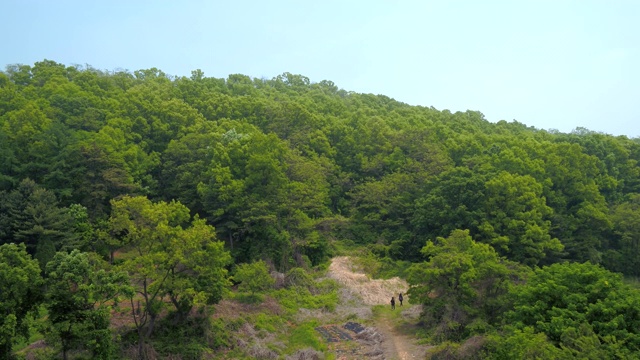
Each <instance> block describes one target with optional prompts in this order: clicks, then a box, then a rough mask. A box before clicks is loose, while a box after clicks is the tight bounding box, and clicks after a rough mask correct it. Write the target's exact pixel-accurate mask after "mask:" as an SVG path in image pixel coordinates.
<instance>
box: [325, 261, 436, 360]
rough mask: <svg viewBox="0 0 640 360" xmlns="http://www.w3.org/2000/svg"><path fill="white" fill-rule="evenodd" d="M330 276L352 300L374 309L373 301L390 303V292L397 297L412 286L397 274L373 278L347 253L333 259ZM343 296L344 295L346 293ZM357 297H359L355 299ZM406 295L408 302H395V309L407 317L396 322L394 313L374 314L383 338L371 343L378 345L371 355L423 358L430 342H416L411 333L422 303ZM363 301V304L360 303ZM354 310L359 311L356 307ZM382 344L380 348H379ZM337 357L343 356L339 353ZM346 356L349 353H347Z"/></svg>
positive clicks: (388, 358)
mask: <svg viewBox="0 0 640 360" xmlns="http://www.w3.org/2000/svg"><path fill="white" fill-rule="evenodd" d="M327 277H329V278H332V279H334V280H336V281H337V282H338V283H339V284H340V285H342V286H343V287H344V288H345V290H346V291H347V292H348V293H349V297H350V299H351V303H352V304H353V305H354V306H357V305H361V306H366V307H368V308H369V310H370V309H371V307H372V306H374V305H384V306H389V307H390V306H391V305H390V300H391V296H395V297H396V299H397V296H398V293H403V294H406V291H407V289H408V288H409V286H408V284H407V282H406V281H404V280H403V279H400V278H398V277H394V278H391V279H387V280H383V279H370V278H369V277H368V276H367V275H366V274H364V273H362V272H359V271H357V270H356V269H354V265H353V263H352V262H351V259H350V258H349V257H347V256H340V257H335V258H333V259H332V260H331V265H330V266H329V269H328V273H327ZM343 297H344V295H343ZM354 299H356V300H354ZM407 300H408V298H407V297H405V305H404V306H402V307H401V306H400V304H399V302H397V303H396V310H394V311H399V312H401V316H402V317H403V318H404V319H405V320H409V321H403V322H402V324H400V325H396V324H395V323H396V322H397V321H395V320H394V319H393V317H394V315H393V314H392V313H389V312H385V311H382V312H381V313H380V314H379V315H378V316H376V317H375V321H374V324H373V327H374V328H375V331H377V332H379V333H380V334H381V335H382V339H384V340H382V341H381V342H379V343H376V344H368V345H371V346H372V347H374V348H376V349H374V350H371V351H369V353H368V357H365V358H370V359H385V360H412V359H424V357H425V353H426V350H427V349H428V348H429V346H426V345H419V344H417V339H416V338H415V337H414V336H411V334H414V333H415V330H416V326H415V325H412V323H415V321H416V320H417V316H418V314H419V313H420V306H419V305H409V304H408V301H407ZM358 302H360V304H357V303H358ZM355 313H358V312H357V311H355ZM377 347H379V348H377ZM337 358H338V359H342V357H340V356H338V357H337ZM345 359H347V357H345Z"/></svg>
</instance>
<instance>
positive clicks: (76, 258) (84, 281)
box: [45, 250, 130, 359]
mask: <svg viewBox="0 0 640 360" xmlns="http://www.w3.org/2000/svg"><path fill="white" fill-rule="evenodd" d="M46 273H47V292H46V301H45V306H46V308H47V311H48V323H49V325H50V327H49V333H48V334H47V335H48V336H49V337H50V339H51V340H52V341H51V343H52V344H54V343H58V344H60V350H61V351H62V355H63V358H64V359H66V358H67V353H68V352H69V351H70V350H72V349H84V350H86V351H88V352H89V353H90V354H91V356H92V358H95V359H111V358H112V357H113V354H114V350H115V349H114V345H113V341H112V334H111V331H110V330H109V318H110V313H109V309H108V308H107V306H106V303H107V302H109V301H111V300H116V301H117V299H118V297H119V296H120V295H121V294H123V293H126V292H129V291H130V290H129V288H128V286H127V285H126V282H127V278H126V276H125V274H123V273H116V272H111V273H107V272H106V271H105V270H98V268H97V266H96V265H95V264H92V263H91V261H90V257H89V254H87V253H82V252H80V251H78V250H74V251H72V252H71V253H70V254H67V253H63V252H59V253H57V254H56V255H55V257H54V258H53V260H52V261H51V262H49V263H48V264H47V267H46Z"/></svg>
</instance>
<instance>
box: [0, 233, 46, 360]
mask: <svg viewBox="0 0 640 360" xmlns="http://www.w3.org/2000/svg"><path fill="white" fill-rule="evenodd" d="M0 284H1V290H0V313H1V314H2V317H0V357H2V358H3V359H6V358H9V357H10V355H11V348H12V345H13V343H14V341H15V339H16V338H17V337H18V336H27V337H28V328H27V327H26V323H25V318H26V316H27V314H28V313H29V312H30V311H32V310H34V309H35V308H36V307H37V306H38V304H39V302H40V300H41V297H42V294H41V289H40V286H41V285H42V278H41V277H40V267H39V266H38V263H37V261H35V260H33V259H31V256H29V254H27V251H26V248H25V246H24V244H19V245H16V244H4V245H0Z"/></svg>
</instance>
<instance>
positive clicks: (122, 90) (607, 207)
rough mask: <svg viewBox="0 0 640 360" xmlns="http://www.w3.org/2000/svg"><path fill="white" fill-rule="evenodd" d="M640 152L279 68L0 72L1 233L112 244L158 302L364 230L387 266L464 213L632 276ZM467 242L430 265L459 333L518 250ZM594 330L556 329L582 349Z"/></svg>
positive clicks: (317, 261)
mask: <svg viewBox="0 0 640 360" xmlns="http://www.w3.org/2000/svg"><path fill="white" fill-rule="evenodd" d="M639 164H640V141H639V140H638V139H628V138H626V137H624V136H618V137H614V136H610V135H606V134H601V133H596V132H592V131H589V130H587V129H582V128H579V129H577V130H576V131H574V132H572V133H570V134H563V133H559V132H557V131H545V130H538V129H535V128H532V127H527V126H526V125H524V124H522V123H519V122H517V121H512V122H506V121H500V122H498V123H491V122H489V121H487V120H486V119H485V118H484V116H483V115H482V113H480V112H478V111H465V112H451V111H448V110H443V111H439V110H437V109H435V108H427V107H418V106H410V105H408V104H403V103H401V102H398V101H395V100H394V99H391V98H389V97H387V96H383V95H372V94H359V93H355V92H350V91H347V90H343V89H339V88H338V87H337V86H336V84H333V83H332V82H331V81H327V80H324V81H320V82H317V83H314V82H313V80H312V79H309V78H306V77H304V76H302V75H296V74H290V73H284V74H282V75H280V76H276V77H274V78H273V79H253V78H251V77H248V76H245V75H241V74H234V75H230V76H228V77H227V78H212V77H206V76H205V75H204V73H203V72H202V71H198V70H196V71H194V72H193V73H192V76H191V77H173V76H170V75H167V74H165V73H163V72H162V71H161V70H159V69H156V68H151V69H143V70H137V71H134V72H129V71H101V70H97V69H94V68H91V67H90V66H84V67H83V66H65V65H63V64H58V63H56V62H54V61H50V60H44V61H39V62H37V63H35V64H32V65H10V66H8V67H7V68H6V70H5V71H4V72H2V73H0V244H6V243H11V242H14V243H24V244H25V245H26V249H27V252H28V253H29V254H31V255H32V256H34V257H35V258H36V259H38V261H40V263H41V265H42V267H44V265H45V264H46V263H47V262H48V261H49V260H51V259H52V257H53V255H54V254H55V252H56V251H60V250H73V249H76V248H80V249H82V250H91V251H97V252H99V253H100V254H104V255H106V254H107V252H108V253H110V255H111V260H112V263H113V264H120V265H121V266H122V267H123V269H126V270H127V271H129V272H130V273H131V275H132V276H133V278H134V283H135V284H136V286H137V287H138V290H140V289H143V290H142V291H141V293H143V294H145V295H147V296H148V298H146V300H143V299H145V297H144V296H142V295H140V298H139V299H138V298H135V299H133V300H134V301H133V302H132V306H134V307H138V305H137V304H138V300H140V301H141V303H140V309H141V313H140V314H141V315H142V314H146V315H147V316H150V317H155V316H156V315H157V314H158V312H159V311H160V310H162V308H163V306H164V302H162V301H159V299H160V298H165V299H169V300H170V301H172V304H173V307H174V308H175V312H172V315H176V314H183V315H184V314H186V312H187V310H188V309H190V308H192V307H195V306H197V305H200V304H206V303H211V302H215V301H217V300H218V299H219V298H220V296H221V294H222V293H224V290H223V289H225V288H226V287H227V286H228V284H227V282H226V274H224V269H225V266H227V265H228V264H229V263H230V260H231V258H230V257H229V256H228V255H229V254H230V255H231V256H232V257H233V261H234V262H235V263H236V264H239V263H252V262H253V261H256V260H258V259H263V260H266V261H268V262H269V263H270V264H274V267H275V269H276V270H277V271H280V272H283V273H286V272H287V271H289V270H290V269H292V268H296V267H303V268H306V267H309V265H311V266H318V265H322V263H323V262H324V261H326V259H327V258H328V257H329V256H331V252H332V250H334V249H340V248H341V246H340V245H336V244H337V242H338V241H341V242H345V243H357V244H359V245H364V246H367V247H369V248H370V249H371V252H372V254H373V255H372V256H376V257H379V258H381V259H382V261H381V262H380V263H377V262H375V261H372V262H370V264H373V265H375V266H373V267H378V265H380V266H379V267H378V272H379V273H380V274H388V275H391V274H393V273H394V272H395V273H398V272H401V270H402V267H404V266H405V265H406V264H407V263H406V261H412V262H421V261H422V260H425V259H424V256H425V255H424V254H422V253H421V252H420V249H421V248H422V247H423V246H424V244H425V241H427V240H429V239H431V240H433V239H437V238H439V237H442V238H447V237H449V236H450V234H452V231H454V230H456V229H468V230H469V236H470V237H471V238H472V239H473V240H476V241H478V242H480V243H484V244H487V245H491V246H494V247H495V249H496V251H497V254H499V255H500V256H505V257H507V258H508V259H509V260H512V261H519V262H522V263H525V264H527V265H529V266H536V265H547V264H551V263H555V262H562V261H580V262H582V261H591V262H593V263H602V264H604V265H605V266H606V267H607V268H609V269H613V270H617V271H622V272H624V273H626V274H628V275H637V274H638V271H637V269H638V268H639V267H640V266H638V264H637V263H638V259H637V257H638V256H637V254H638V251H636V250H637V249H636V247H637V244H636V243H637V241H636V240H637V236H636V233H637V231H636V230H637V229H636V226H635V225H634V224H635V223H637V222H638V221H636V220H635V219H636V212H637V211H636V210H637V209H636V206H635V203H636V202H637V199H636V198H635V195H633V194H638V193H640V166H639ZM27 179H31V180H27ZM138 196H146V197H148V198H149V199H153V201H154V203H153V205H151V203H150V202H148V200H131V199H135V198H136V197H138ZM116 199H117V200H116ZM119 200H122V201H123V202H122V203H119V204H118V205H113V204H112V201H119ZM124 203H127V205H124ZM178 204H184V205H178ZM113 206H115V210H114V212H112V207H113ZM110 214H111V215H112V218H110V217H109V215H110ZM196 215H197V216H198V217H197V218H196ZM200 219H206V220H207V221H208V224H210V225H212V226H215V231H214V229H213V228H212V227H211V226H209V225H206V224H205V223H204V221H202V220H200ZM218 238H219V239H220V240H222V241H224V242H225V245H226V246H227V250H228V251H229V254H227V252H226V251H225V250H224V249H223V245H222V244H221V243H219V242H218V241H216V240H215V239H218ZM198 239H200V240H198ZM437 242H438V241H434V246H438V244H437ZM476 245H477V244H474V245H473V246H470V247H469V249H471V250H470V253H469V252H468V251H467V250H464V251H462V250H455V251H453V250H451V249H450V250H451V253H450V254H449V255H446V256H449V257H450V258H451V261H452V262H451V264H450V266H446V264H447V262H446V259H448V258H446V256H445V255H444V254H445V253H446V252H443V253H434V254H428V255H427V256H430V257H432V258H434V259H436V260H433V261H434V262H433V263H431V265H433V266H434V267H435V268H438V267H442V269H443V270H442V276H441V277H440V278H439V279H440V280H443V279H445V278H446V279H457V280H455V281H456V283H457V284H458V285H457V287H455V286H454V285H452V284H448V283H447V282H444V283H442V284H440V283H435V280H433V281H434V287H435V288H438V287H441V289H442V290H443V291H444V290H446V291H449V289H450V288H451V289H454V290H453V292H452V294H453V295H455V296H457V297H458V299H459V300H460V301H461V303H460V304H462V305H460V307H456V306H458V305H459V304H458V303H456V302H455V301H453V300H451V299H447V301H449V300H451V302H450V304H449V305H451V307H450V309H453V308H454V307H456V308H457V309H462V310H461V311H462V312H461V313H460V314H467V315H468V317H467V318H463V319H461V320H460V321H455V322H448V321H445V322H444V323H445V324H449V325H450V326H451V327H452V328H455V329H458V330H460V329H462V328H461V327H464V326H463V325H462V324H467V325H466V326H467V328H468V329H467V330H464V331H462V330H461V332H459V333H458V335H457V336H466V335H465V334H467V333H469V334H470V333H476V332H482V331H485V330H486V329H487V328H488V327H491V326H493V321H494V320H491V319H496V315H495V314H496V313H499V312H500V311H502V310H504V309H505V307H506V306H507V304H508V301H507V300H504V299H503V298H502V296H501V295H500V294H502V293H503V292H504V287H503V286H502V285H504V282H503V281H502V279H504V276H503V273H504V267H505V266H506V267H507V268H508V270H509V271H511V270H513V269H512V268H513V266H512V264H511V263H507V262H504V260H502V259H500V258H498V259H499V260H496V261H494V260H495V259H494V258H495V256H497V255H496V254H492V255H487V256H488V258H489V259H490V260H489V261H487V263H488V264H491V265H486V266H485V265H481V263H482V262H483V261H484V260H480V259H481V258H482V257H483V256H484V255H480V254H485V255H486V254H488V251H489V250H488V248H484V247H477V246H476ZM483 249H484V250H483ZM452 254H456V255H452ZM438 258H440V260H437V259H438ZM205 259H206V260H205ZM211 259H215V260H213V261H212V260H211ZM443 259H445V260H443ZM426 260H429V261H431V260H432V259H430V258H427V259H426ZM399 261H405V262H399ZM436 261H440V263H438V264H436ZM210 263H212V264H211V265H210ZM496 263H497V264H499V265H495V264H496ZM425 264H427V263H422V264H419V265H418V266H417V268H416V269H418V270H415V272H416V274H420V272H421V271H426V270H425V269H429V267H428V266H426V265H425ZM396 265H402V267H399V266H396ZM431 265H429V266H431ZM373 267H372V268H373ZM419 269H422V270H419ZM182 270H184V271H182ZM507 272H508V271H507ZM427 273H428V274H429V277H433V278H434V279H436V278H438V277H437V276H436V275H437V274H436V273H435V272H434V271H431V272H430V273H429V272H427ZM487 274H489V275H487ZM490 274H494V275H495V277H492V276H491V275H490ZM496 274H497V275H496ZM516 277H517V276H516ZM221 279H225V280H221ZM425 279H427V280H429V279H430V278H425ZM496 279H500V280H496ZM422 281H423V280H422V279H420V278H419V276H418V275H416V278H415V283H416V284H421V283H422ZM429 281H431V280H429ZM487 284H489V285H487ZM145 286H146V287H145ZM447 286H448V287H447ZM492 286H495V288H494V287H492ZM417 287H419V286H417ZM303 288H304V287H303ZM307 289H308V291H309V294H311V295H313V294H315V293H316V292H318V293H319V294H321V295H319V296H320V297H323V296H326V297H327V298H326V299H324V300H322V301H319V302H317V303H314V301H315V300H309V299H311V298H312V296H311V295H309V296H308V295H307V294H303V295H300V294H298V295H300V299H299V301H301V302H302V303H304V304H305V306H307V305H309V306H325V305H322V304H330V303H331V302H332V301H333V300H331V299H329V297H331V296H333V295H330V292H323V291H319V290H318V289H317V286H311V287H309V286H307ZM483 289H484V290H483ZM284 291H288V289H285V290H284ZM416 291H418V290H416ZM427 292H428V291H426V290H425V291H424V293H425V294H426V293H427ZM425 294H423V295H425ZM434 294H435V293H434ZM298 295H295V294H294V295H293V297H294V298H295V296H298ZM453 295H452V296H453ZM443 296H444V295H443ZM426 298H427V297H423V300H425V301H426ZM441 300H442V299H441ZM434 301H435V299H434ZM443 301H444V300H443ZM456 304H458V305H456ZM478 304H485V305H482V306H481V305H478ZM454 305H455V306H454ZM297 306H299V305H298V304H294V303H293V302H290V303H289V304H288V305H287V307H288V308H289V309H293V308H296V307H297ZM451 314H453V313H451ZM456 314H457V313H456ZM178 317H179V316H178ZM471 319H473V320H471ZM137 320H142V319H137ZM149 321H151V323H149V322H144V321H143V322H142V323H139V324H138V325H139V327H138V330H140V331H141V334H142V335H143V337H144V335H145V334H144V333H146V332H148V333H149V334H151V330H153V327H154V326H153V324H152V323H153V321H152V319H151V318H149ZM177 322H180V321H177ZM143 323H144V324H143ZM141 324H142V325H141ZM448 329H449V328H448ZM483 329H484V330H483ZM442 330H443V331H441V332H440V333H441V334H445V333H451V330H450V329H449V330H446V331H445V329H444V328H443V329H442ZM456 331H457V330H455V331H453V333H455V332H456ZM523 331H524V330H523ZM589 331H590V330H589V329H587V328H577V329H576V330H575V331H574V332H571V331H567V334H571V337H572V338H575V339H577V340H571V341H573V342H572V343H574V344H578V343H580V344H583V345H580V346H583V347H588V344H590V341H591V340H592V338H593V336H592V334H590V333H589ZM593 331H596V329H595V328H594V330H593ZM536 336H537V335H536ZM567 336H569V335H567ZM145 339H146V338H145ZM571 341H569V340H567V343H569V342H571ZM600 341H603V340H600ZM141 343H142V342H141ZM572 346H573V347H576V346H578V345H572ZM593 353H594V354H595V353H597V352H595V351H594V352H593ZM190 354H191V353H190Z"/></svg>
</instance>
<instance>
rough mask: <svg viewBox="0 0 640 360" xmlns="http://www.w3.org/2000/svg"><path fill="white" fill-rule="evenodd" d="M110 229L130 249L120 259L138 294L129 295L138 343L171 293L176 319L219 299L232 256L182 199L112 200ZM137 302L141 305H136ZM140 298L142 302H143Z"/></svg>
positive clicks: (149, 334)
mask: <svg viewBox="0 0 640 360" xmlns="http://www.w3.org/2000/svg"><path fill="white" fill-rule="evenodd" d="M109 223H110V229H111V230H110V232H111V234H115V235H116V236H119V237H121V240H120V244H122V246H123V249H126V250H127V251H128V252H130V256H127V257H126V258H125V259H123V261H122V265H121V267H122V269H124V270H126V271H128V273H129V275H130V277H131V279H132V284H133V286H134V287H135V290H136V293H137V294H138V295H139V296H137V297H136V298H135V299H134V298H133V297H131V299H130V300H131V306H132V308H134V309H135V311H133V312H132V315H133V318H134V322H135V324H136V327H137V331H138V336H139V346H140V349H141V348H142V344H143V342H144V341H145V339H146V338H148V337H149V336H151V334H152V332H153V329H154V327H155V322H156V320H157V318H158V315H159V313H160V311H161V310H162V307H163V304H164V302H163V301H162V299H163V298H164V297H165V296H167V297H168V298H169V299H170V300H171V302H172V304H173V305H174V306H175V311H176V315H177V317H178V319H183V318H185V317H186V316H187V314H188V313H189V311H190V310H191V309H192V307H193V306H194V305H197V304H204V303H216V302H218V301H219V300H220V299H221V297H222V294H223V293H224V292H225V291H226V289H227V287H228V286H229V280H228V277H227V271H226V268H225V267H226V266H227V265H228V263H229V262H230V260H231V258H230V256H229V253H228V252H227V251H225V250H224V247H223V244H222V243H221V242H219V241H217V240H216V235H215V230H214V228H213V227H211V226H209V225H207V224H206V222H205V221H204V220H202V219H199V218H198V217H196V218H194V219H193V220H191V216H190V214H189V209H188V208H187V207H185V206H184V205H182V204H180V203H179V202H175V201H172V202H170V203H166V202H157V203H153V202H151V201H150V200H148V199H147V198H145V197H140V196H138V197H128V196H125V197H123V198H122V199H119V200H114V201H112V213H111V217H110V219H109ZM136 302H137V304H136ZM141 302H142V304H141Z"/></svg>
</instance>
